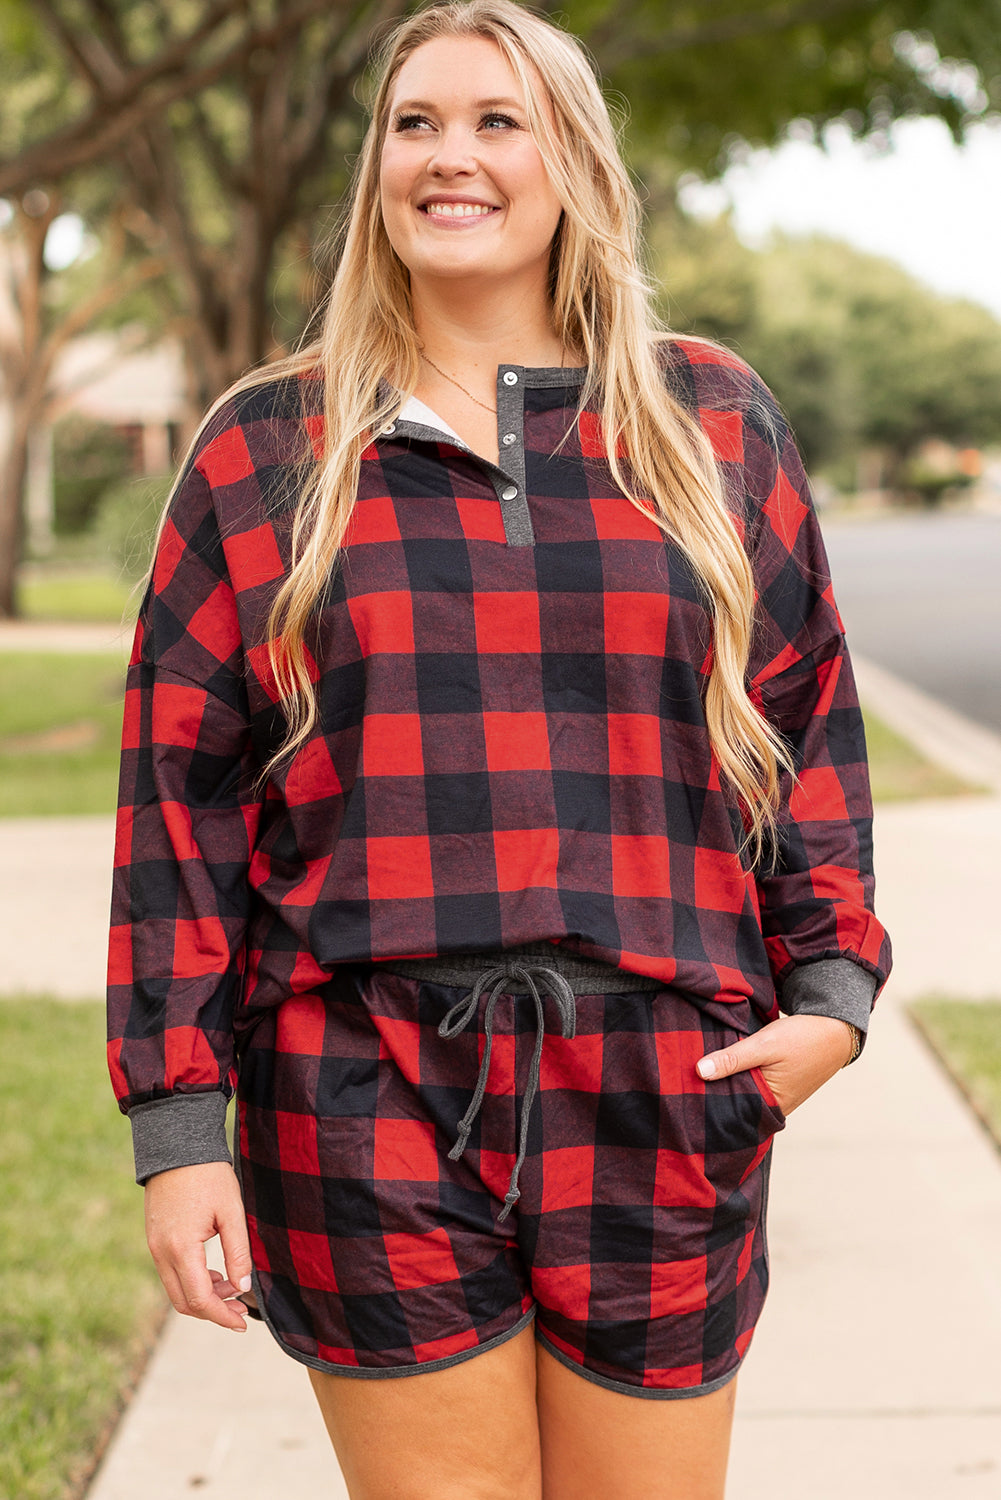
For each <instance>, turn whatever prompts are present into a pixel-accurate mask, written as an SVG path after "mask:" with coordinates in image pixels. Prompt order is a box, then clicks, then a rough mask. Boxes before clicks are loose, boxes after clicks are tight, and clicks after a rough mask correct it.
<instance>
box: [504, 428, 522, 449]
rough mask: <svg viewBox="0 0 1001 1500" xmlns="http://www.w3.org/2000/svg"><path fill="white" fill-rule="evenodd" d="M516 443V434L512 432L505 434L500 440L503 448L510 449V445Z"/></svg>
mask: <svg viewBox="0 0 1001 1500" xmlns="http://www.w3.org/2000/svg"><path fill="white" fill-rule="evenodd" d="M517 441H518V438H517V434H515V433H513V432H505V434H504V436H503V437H502V438H501V442H502V443H503V444H504V447H505V448H510V446H511V444H512V443H516V442H517Z"/></svg>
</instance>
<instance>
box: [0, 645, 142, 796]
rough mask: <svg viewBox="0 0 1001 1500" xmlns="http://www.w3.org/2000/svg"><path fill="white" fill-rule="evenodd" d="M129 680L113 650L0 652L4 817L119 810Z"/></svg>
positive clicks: (0, 790)
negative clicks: (124, 706) (97, 652)
mask: <svg viewBox="0 0 1001 1500" xmlns="http://www.w3.org/2000/svg"><path fill="white" fill-rule="evenodd" d="M124 680H125V673H124V668H123V667H122V666H121V664H120V662H119V660H118V658H117V657H115V656H114V655H111V654H110V653H109V654H105V655H92V656H91V655H73V656H71V655H68V654H54V653H53V654H49V653H42V652H38V653H36V652H31V651H8V652H3V653H0V817H27V816H35V815H40V814H41V815H47V814H57V813H105V812H112V811H114V807H115V798H116V792H117V786H118V755H119V746H120V743H121V730H122V702H121V699H122V689H123V684H124Z"/></svg>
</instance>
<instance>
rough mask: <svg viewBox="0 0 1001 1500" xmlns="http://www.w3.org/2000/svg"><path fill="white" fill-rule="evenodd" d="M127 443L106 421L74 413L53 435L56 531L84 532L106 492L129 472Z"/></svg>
mask: <svg viewBox="0 0 1001 1500" xmlns="http://www.w3.org/2000/svg"><path fill="white" fill-rule="evenodd" d="M129 465H130V455H129V444H128V440H127V439H126V438H125V437H124V436H123V435H122V433H121V432H119V431H118V430H117V429H116V428H114V427H109V426H108V424H107V423H106V422H92V421H91V420H90V419H89V418H87V417H83V416H78V415H76V414H73V415H71V416H67V417H64V418H63V419H62V421H61V422H58V423H57V424H56V427H55V431H54V433H53V469H54V475H55V478H54V483H53V490H54V496H55V529H56V532H57V534H62V535H74V534H77V533H79V532H81V531H86V530H87V528H88V526H90V524H91V522H92V521H93V519H94V515H95V512H96V510H97V505H98V502H99V500H100V498H101V496H102V495H103V494H104V492H105V490H107V489H108V488H110V486H111V485H113V484H115V483H117V482H118V481H120V480H121V478H122V476H123V475H125V474H127V473H128V472H129Z"/></svg>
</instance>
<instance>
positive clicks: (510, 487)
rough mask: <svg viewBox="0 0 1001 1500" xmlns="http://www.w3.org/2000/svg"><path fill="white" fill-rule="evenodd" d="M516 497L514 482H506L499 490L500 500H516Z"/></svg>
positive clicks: (516, 490)
mask: <svg viewBox="0 0 1001 1500" xmlns="http://www.w3.org/2000/svg"><path fill="white" fill-rule="evenodd" d="M517 498H518V486H517V485H516V484H506V485H505V486H504V488H503V489H502V490H501V499H502V500H517Z"/></svg>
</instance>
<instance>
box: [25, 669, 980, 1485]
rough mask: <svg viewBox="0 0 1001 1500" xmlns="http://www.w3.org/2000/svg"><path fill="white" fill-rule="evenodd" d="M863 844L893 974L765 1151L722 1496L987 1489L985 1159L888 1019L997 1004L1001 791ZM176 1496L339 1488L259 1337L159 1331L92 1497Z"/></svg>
mask: <svg viewBox="0 0 1001 1500" xmlns="http://www.w3.org/2000/svg"><path fill="white" fill-rule="evenodd" d="M860 677H861V678H863V684H864V673H863V674H860ZM863 691H864V686H863ZM867 696H869V697H870V700H871V701H872V702H873V703H874V704H875V705H876V706H878V707H879V708H880V709H881V711H883V708H884V706H883V703H882V702H881V701H880V698H878V697H876V696H873V695H867ZM924 707H925V708H927V704H926V705H925V706H924ZM922 711H924V710H922ZM886 717H888V718H890V717H891V716H890V715H889V714H888V713H887V714H886ZM891 721H892V720H891ZM901 727H903V726H901ZM973 728H974V729H976V726H973ZM962 729H963V725H962V724H960V725H959V727H958V730H957V725H956V723H955V722H954V719H951V720H950V722H949V724H948V725H947V726H946V727H945V728H944V729H943V730H942V737H943V738H944V739H945V740H949V739H950V737H952V739H953V740H955V736H956V734H957V732H958V733H959V738H960V740H963V734H962ZM979 733H980V731H977V734H973V735H970V736H967V739H966V741H965V748H964V749H963V750H962V752H961V753H963V754H966V753H972V752H971V750H970V747H971V744H972V743H973V742H974V741H975V740H977V735H978V734H979ZM992 764H993V762H992ZM988 770H990V768H988V767H985V772H987V771H988ZM980 779H981V780H982V781H984V782H985V783H988V784H990V783H991V782H992V781H993V772H992V771H991V774H990V775H988V774H985V775H983V776H982V777H981V778H980ZM88 821H91V820H88ZM92 821H93V826H92V828H91V832H90V835H88V836H87V837H84V836H82V834H81V838H80V844H79V845H78V846H77V852H76V853H74V854H71V855H68V854H67V852H66V848H65V846H63V847H62V859H63V861H64V862H66V863H76V862H77V859H78V857H79V856H80V850H82V848H83V846H84V845H87V847H88V848H90V849H91V850H92V851H93V852H92V855H91V861H92V862H91V865H90V867H89V868H90V870H91V873H90V874H88V875H85V876H82V878H81V880H80V882H79V886H80V894H82V895H83V896H84V897H85V900H84V902H83V905H82V906H81V907H80V910H81V912H86V913H87V915H86V916H85V917H84V918H83V921H84V925H88V924H89V923H90V922H92V921H93V901H94V900H95V899H97V898H96V897H95V887H96V886H100V885H101V882H102V881H103V887H102V888H101V890H100V893H99V899H100V901H101V902H102V903H103V904H104V909H105V910H106V886H107V874H106V867H105V874H104V875H101V874H100V873H99V872H100V864H99V860H102V859H104V858H105V849H106V840H107V824H106V823H102V821H101V820H92ZM50 826H51V827H52V828H53V829H62V830H71V829H72V826H73V825H71V824H69V823H60V824H52V825H50ZM78 832H80V830H79V829H78ZM67 836H68V835H67ZM45 839H46V835H45V834H44V833H40V832H39V830H38V829H37V827H34V826H29V825H27V824H25V825H18V824H6V825H4V824H0V869H7V870H10V869H11V861H12V859H13V860H16V859H17V858H18V855H19V851H20V855H21V857H22V859H24V858H31V859H34V867H35V869H36V871H37V876H36V878H37V879H38V880H39V881H40V882H41V883H40V886H39V890H38V899H37V900H36V901H35V903H34V905H33V904H32V900H31V898H30V896H29V894H28V893H27V891H26V890H25V892H24V894H23V905H22V907H21V908H20V909H19V913H18V916H17V924H18V926H17V931H16V933H14V932H12V933H10V934H5V935H4V936H5V939H6V940H5V942H4V951H5V952H6V953H10V951H11V948H10V939H11V937H12V936H16V938H17V940H18V941H20V942H21V943H22V944H24V945H25V946H26V947H28V948H32V949H34V950H35V952H36V954H41V955H45V954H46V953H47V951H48V950H49V949H52V950H61V953H60V952H59V951H55V953H54V958H55V961H56V962H58V959H59V958H60V956H61V957H62V958H63V968H64V969H65V955H66V953H67V951H71V950H70V948H68V947H67V945H70V944H72V943H73V941H74V935H73V934H74V924H75V922H76V921H77V918H76V917H75V915H74V912H75V907H74V899H73V891H72V890H71V889H69V888H68V887H67V888H64V889H63V890H62V891H61V892H60V894H59V899H58V901H57V902H54V901H53V899H52V891H51V887H50V885H49V884H48V883H47V882H46V880H45V873H44V872H45V869H46V868H47V867H48V866H49V861H50V859H51V858H53V857H58V856H59V853H60V841H59V835H58V833H55V832H54V833H53V834H52V840H53V842H52V843H51V845H49V844H47V843H45ZM88 839H89V842H88ZM876 839H877V842H876V850H877V876H878V880H879V894H880V900H879V909H880V914H881V916H882V917H883V919H884V921H885V922H886V924H887V926H888V927H889V929H890V931H891V934H892V936H893V939H894V946H895V950H896V959H897V966H896V971H895V975H894V978H893V980H891V983H890V985H889V986H888V987H887V990H886V992H885V993H884V995H883V997H882V998H881V1000H880V1002H879V1008H878V1011H877V1015H876V1017H875V1019H874V1024H873V1031H872V1035H871V1037H870V1040H869V1043H868V1045H867V1047H866V1052H865V1055H864V1057H863V1059H862V1061H861V1063H860V1064H859V1065H858V1066H856V1067H854V1068H851V1069H849V1070H848V1071H847V1072H845V1073H843V1074H841V1075H840V1076H839V1077H838V1078H836V1079H834V1080H832V1082H831V1083H830V1084H829V1085H828V1086H827V1087H826V1088H825V1089H823V1090H822V1091H821V1093H820V1094H818V1095H815V1096H814V1098H813V1099H811V1100H809V1101H808V1102H807V1103H806V1104H805V1105H804V1106H803V1107H802V1109H801V1110H798V1111H797V1112H796V1114H795V1115H794V1116H793V1118H792V1120H791V1121H790V1123H789V1126H788V1128H787V1130H786V1131H785V1132H784V1133H783V1134H782V1135H781V1136H780V1137H779V1140H778V1142H777V1145H776V1150H775V1168H774V1173H773V1188H772V1209H771V1218H770V1224H771V1233H770V1240H771V1247H772V1264H773V1285H772V1290H771V1292H770V1295H769V1301H768V1305H767V1307H766V1310H765V1313H764V1316H763V1318H762V1321H761V1324H760V1327H759V1330H758V1333H757V1335H756V1338H755V1342H754V1347H753V1349H752V1350H751V1353H750V1354H749V1356H748V1359H747V1362H746V1365H745V1368H744V1371H743V1373H742V1374H741V1377H740V1388H739V1397H738V1417H737V1423H736V1428H735V1433H734V1447H733V1459H732V1464H731V1480H730V1484H729V1487H728V1492H727V1493H728V1500H802V1497H803V1496H809V1497H810V1500H846V1497H849V1496H851V1497H853V1500H953V1497H955V1500H961V1497H962V1500H997V1497H998V1496H999V1495H1001V1357H999V1354H998V1350H999V1349H1001V1253H999V1247H1001V1156H999V1155H998V1153H997V1152H996V1151H995V1150H994V1148H993V1147H992V1145H991V1144H990V1143H989V1142H988V1140H987V1138H986V1137H985V1135H984V1134H983V1132H982V1130H981V1128H980V1126H979V1125H978V1124H977V1123H976V1121H975V1120H974V1119H973V1117H972V1115H971V1113H970V1112H969V1110H968V1109H967V1108H966V1106H965V1104H964V1103H963V1101H962V1100H961V1098H960V1097H959V1095H958V1094H957V1092H956V1090H955V1089H954V1087H953V1085H952V1084H951V1083H950V1082H949V1080H948V1079H947V1078H946V1077H945V1076H944V1075H943V1073H942V1071H941V1069H940V1068H939V1066H938V1065H937V1063H936V1062H935V1060H934V1059H933V1058H932V1057H931V1056H930V1054H929V1053H928V1051H927V1049H926V1048H925V1046H924V1044H923V1043H922V1042H921V1040H920V1039H919V1037H918V1036H917V1035H916V1033H915V1032H914V1030H913V1029H912V1028H911V1026H910V1024H909V1023H908V1021H907V1019H906V1017H905V1015H904V1013H903V1005H904V1002H906V1001H907V1000H909V999H911V998H912V997H914V996H915V995H917V994H920V993H923V992H926V991H928V990H929V989H935V988H941V989H944V990H946V991H947V992H948V993H949V994H951V995H958V996H971V997H974V998H983V997H985V996H986V995H988V994H990V993H991V992H993V993H995V994H997V993H999V992H1001V977H999V976H1001V941H999V937H998V923H997V918H996V891H997V877H996V860H997V854H996V851H997V849H998V848H999V846H1001V796H996V795H993V796H986V797H978V798H964V799H957V800H949V801H941V802H925V803H910V804H898V805H890V806H887V807H884V808H882V809H881V810H880V812H879V814H878V816H877V833H876ZM84 867H85V863H84V861H83V860H82V859H81V861H80V863H79V864H78V865H77V868H80V869H81V870H82V869H83V868H84ZM15 868H16V867H15ZM20 868H21V871H22V879H21V882H20V883H21V885H22V886H26V884H27V882H26V881H25V880H24V878H23V872H24V868H25V866H24V864H23V863H22V865H21V867H20ZM14 894H15V895H17V892H16V891H15V893H14ZM88 902H90V903H91V904H90V905H88ZM54 908H55V910H54ZM0 909H2V903H0ZM33 911H34V912H36V913H37V914H38V916H37V917H36V924H35V925H32V922H31V913H32V912H33ZM54 917H55V920H54V921H53V918H54ZM39 918H40V920H39ZM53 936H55V937H56V941H55V942H53V940H52V939H53ZM85 949H86V944H83V945H82V946H80V947H79V948H78V949H76V950H72V951H77V952H78V953H80V954H83V953H84V952H85ZM35 971H36V972H37V965H36V970H35ZM77 977H78V980H79V982H80V989H79V990H78V991H77V993H83V994H91V995H93V994H94V993H95V992H96V990H97V984H95V978H97V979H99V976H95V975H94V974H92V973H90V972H89V971H88V970H87V965H86V963H84V962H83V960H82V959H81V961H80V967H79V969H78V974H77ZM33 987H37V986H33ZM139 1224H140V1206H139V1199H138V1194H137V1203H136V1232H137V1233H139V1232H140V1230H139ZM194 1490H199V1491H202V1492H204V1493H206V1494H207V1495H212V1496H219V1497H227V1500H229V1497H232V1500H273V1496H274V1495H275V1494H279V1493H280V1494H285V1495H289V1496H293V1497H296V1500H298V1497H303V1500H306V1497H310V1500H311V1497H314V1496H316V1497H319V1496H324V1497H331V1500H336V1497H338V1496H343V1495H344V1494H345V1491H344V1489H343V1485H342V1483H341V1481H340V1479H339V1476H338V1474H337V1470H336V1466H335V1464H334V1461H333V1459H332V1457H331V1454H330V1450H329V1445H328V1443H327V1440H326V1437H325V1435H324V1432H323V1429H322V1425H321V1423H320V1419H319V1417H318V1415H317V1413H316V1411H315V1409H314V1406H313V1403H312V1397H311V1394H310V1391H309V1387H308V1382H307V1379H306V1375H305V1371H304V1370H303V1369H302V1368H301V1367H300V1366H298V1365H297V1364H296V1363H295V1362H293V1361H292V1360H290V1359H288V1358H286V1357H285V1356H284V1355H282V1354H281V1353H280V1351H279V1350H278V1349H277V1347H276V1346H275V1345H274V1343H273V1342H272V1340H271V1338H270V1336H269V1335H268V1333H267V1332H266V1331H265V1330H264V1329H263V1328H261V1327H260V1326H257V1325H255V1326H253V1327H252V1328H251V1330H250V1332H249V1333H248V1334H247V1335H246V1336H245V1337H241V1338H237V1339H227V1338H226V1337H225V1335H224V1334H223V1333H222V1332H221V1331H219V1330H216V1329H213V1328H209V1327H206V1326H204V1325H201V1324H197V1323H194V1322H192V1321H190V1320H186V1319H182V1318H178V1317H175V1316H172V1317H171V1319H170V1321H169V1323H168V1325H167V1329H166V1332H165V1335H164V1337H163V1339H162V1341H161V1343H160V1345H159V1348H158V1350H157V1352H156V1354H155V1355H154V1358H153V1360H152V1361H151V1364H150V1366H149V1369H148V1371H147V1374H146V1377H145V1379H144V1380H143V1382H142V1385H141V1387H140V1390H139V1392H138V1393H137V1396H136V1398H135V1400H134V1401H133V1403H132V1405H131V1406H130V1408H129V1410H128V1412H127V1413H126V1415H125V1417H124V1419H123V1421H122V1423H121V1424H120V1427H119V1430H118V1433H117V1434H116V1437H115V1440H114V1442H113V1443H112V1446H111V1448H110V1449H109V1452H108V1454H107V1457H106V1459H105V1462H104V1464H103V1466H102V1468H101V1470H100V1472H99V1474H98V1475H97V1477H96V1479H95V1482H94V1484H93V1486H92V1488H91V1491H90V1495H89V1500H134V1497H135V1496H137V1495H142V1496H143V1497H144V1500H181V1497H184V1496H188V1495H190V1494H191V1493H192V1491H194ZM429 1500H432V1497H429ZM596 1500H604V1497H596Z"/></svg>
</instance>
